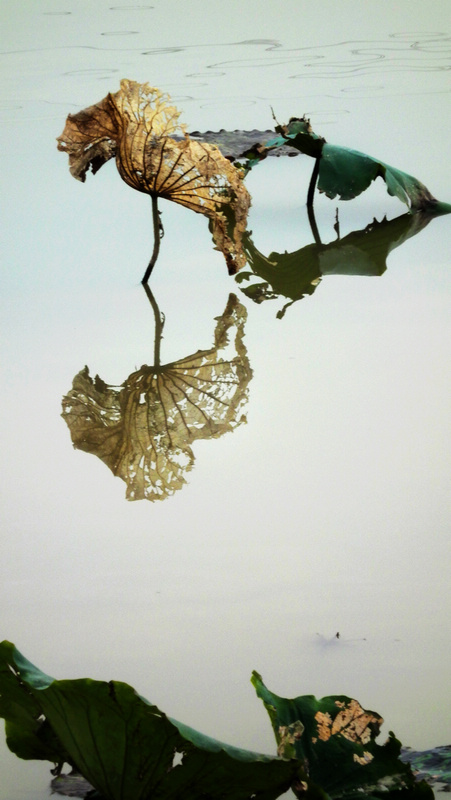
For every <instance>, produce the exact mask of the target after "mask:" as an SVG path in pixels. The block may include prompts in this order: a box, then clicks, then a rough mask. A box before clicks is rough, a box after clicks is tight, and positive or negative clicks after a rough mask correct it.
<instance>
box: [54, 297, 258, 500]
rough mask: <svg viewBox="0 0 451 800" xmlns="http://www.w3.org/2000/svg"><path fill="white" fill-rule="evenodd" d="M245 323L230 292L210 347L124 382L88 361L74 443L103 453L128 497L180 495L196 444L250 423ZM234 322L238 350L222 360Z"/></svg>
mask: <svg viewBox="0 0 451 800" xmlns="http://www.w3.org/2000/svg"><path fill="white" fill-rule="evenodd" d="M245 321H246V310H245V308H244V306H242V305H241V304H240V303H239V302H238V300H237V298H236V296H235V295H230V297H229V301H228V303H227V307H226V309H225V311H224V313H223V314H222V316H221V317H219V318H218V320H217V324H216V330H215V334H214V346H213V347H212V348H211V349H210V350H199V351H198V352H197V353H194V354H193V355H190V356H186V357H185V358H182V359H180V360H179V361H176V362H174V363H171V364H165V365H162V366H159V365H156V366H143V367H141V369H139V370H138V371H137V372H134V373H132V374H131V375H130V376H129V377H128V378H127V380H126V381H124V383H123V384H122V385H121V386H109V385H107V384H106V383H104V382H103V381H102V380H101V379H100V378H99V377H98V376H96V378H95V379H94V380H93V379H92V378H91V377H90V375H89V370H88V368H87V367H85V369H84V370H82V371H81V372H79V373H78V375H76V376H75V378H74V381H73V388H72V390H71V391H70V392H69V393H68V394H67V396H65V397H64V398H63V414H62V415H63V417H64V419H65V420H66V422H67V424H68V426H69V428H70V432H71V437H72V441H73V444H74V447H76V448H77V449H80V450H85V451H86V452H88V453H93V454H94V455H97V456H98V457H99V458H100V459H101V460H102V461H104V463H105V464H106V465H107V466H108V467H109V468H110V469H111V471H112V472H113V473H114V475H117V476H119V477H120V478H122V480H124V481H125V482H126V483H127V493H126V496H127V498H128V499H129V500H142V499H147V500H164V499H165V498H166V497H168V496H169V495H172V494H174V492H175V491H176V490H177V489H181V488H182V486H183V484H184V483H185V482H186V480H185V477H184V474H185V473H186V472H187V471H189V470H190V469H191V468H192V466H193V464H194V454H193V452H192V449H191V447H190V445H191V444H192V442H194V441H195V440H196V439H211V438H218V437H219V436H222V435H223V434H224V433H226V432H227V431H232V430H233V429H234V428H235V427H237V426H238V425H240V424H241V423H242V422H245V421H246V418H245V416H244V415H243V414H242V411H243V407H244V405H245V403H246V402H247V386H248V383H249V381H250V379H251V377H252V371H251V368H250V365H249V361H248V358H247V353H246V348H245V346H244V343H243V336H244V324H245ZM232 328H235V339H234V343H233V350H234V352H233V353H232V355H231V357H230V358H224V355H225V353H224V352H221V351H225V348H226V347H227V346H228V344H229V332H230V329H232ZM226 355H227V354H226Z"/></svg>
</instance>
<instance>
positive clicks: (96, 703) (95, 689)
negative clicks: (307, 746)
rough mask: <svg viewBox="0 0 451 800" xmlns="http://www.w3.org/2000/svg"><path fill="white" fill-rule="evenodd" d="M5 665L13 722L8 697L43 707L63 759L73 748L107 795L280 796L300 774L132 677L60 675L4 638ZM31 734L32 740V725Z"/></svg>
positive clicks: (145, 799) (142, 798) (269, 799)
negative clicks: (148, 692) (209, 728)
mask: <svg viewBox="0 0 451 800" xmlns="http://www.w3.org/2000/svg"><path fill="white" fill-rule="evenodd" d="M0 667H1V670H2V676H5V675H6V673H7V672H8V671H9V673H10V676H11V677H10V678H9V680H7V679H6V678H5V679H4V680H3V682H2V686H1V692H2V702H3V706H2V716H4V717H5V718H6V721H7V726H8V724H9V721H10V720H9V714H10V707H8V704H7V703H5V702H4V700H5V698H6V699H7V700H8V698H11V697H13V698H14V703H15V705H16V706H17V705H19V706H20V705H22V706H23V708H24V710H25V712H26V713H28V714H29V715H32V714H36V713H37V712H39V715H40V717H41V718H44V717H45V719H46V721H47V722H48V724H49V726H50V727H51V730H52V731H53V732H54V735H55V737H56V740H57V741H58V742H59V743H60V749H59V751H58V753H57V754H56V755H57V758H58V759H59V758H60V756H61V754H63V753H64V754H66V753H67V754H68V759H67V760H69V761H70V763H71V764H73V765H75V767H76V768H77V769H78V770H79V772H80V773H81V774H82V775H83V777H84V778H86V780H87V781H89V783H90V784H91V785H92V786H93V787H94V788H95V789H96V791H97V793H98V794H97V795H96V796H99V797H101V798H102V799H103V800H149V798H158V800H166V799H167V800H169V798H172V800H174V798H181V797H183V798H184V800H198V798H200V797H204V798H209V800H216V798H217V800H220V799H221V800H250V798H254V799H255V800H273V798H277V797H279V796H280V795H281V794H283V793H284V792H286V791H287V790H288V789H289V787H290V785H291V784H292V782H293V780H295V779H296V778H297V776H298V774H299V765H298V764H297V762H296V761H286V760H282V759H280V758H273V757H271V756H265V755H261V754H259V753H254V752H251V751H248V750H242V749H239V748H236V747H232V746H229V745H226V744H223V743H222V742H219V741H217V740H215V739H211V738H210V737H208V736H205V735H203V734H201V733H198V732H197V731H194V730H193V729H192V728H189V727H188V726H186V725H183V724H182V723H179V722H177V721H176V720H173V719H170V718H169V717H167V716H166V715H165V714H164V713H163V712H162V711H160V710H159V709H158V708H157V706H155V705H152V704H151V703H149V702H148V701H147V700H145V699H144V698H143V697H140V696H139V695H138V694H137V693H136V692H135V690H134V689H133V688H132V687H131V686H128V685H127V684H126V683H121V682H119V681H109V682H106V681H96V680H90V679H81V680H54V679H52V678H50V677H49V676H47V675H45V674H44V673H42V672H41V671H40V670H39V669H38V668H37V667H35V666H34V665H33V664H31V663H30V662H29V661H28V660H27V659H26V658H25V657H24V656H23V655H21V654H20V653H19V652H18V650H17V649H16V648H15V647H14V645H12V644H11V643H9V642H3V643H2V644H0ZM31 707H32V708H31ZM17 720H18V716H17V714H16V715H15V716H14V721H15V722H17ZM23 737H24V744H25V740H26V742H27V743H29V739H30V731H29V728H28V725H27V724H25V726H24V731H23ZM18 739H20V731H19V730H17V736H16V743H17V741H18ZM36 739H37V742H38V741H39V740H38V737H36ZM8 744H10V741H8ZM36 746H37V747H38V744H37V745H36ZM14 752H16V754H17V755H22V754H23V752H24V748H23V747H21V746H18V747H16V749H15V751H14ZM27 752H28V753H29V754H28V755H26V756H23V755H22V757H27V758H32V757H35V758H36V757H41V758H42V757H46V758H49V759H50V760H52V761H53V760H54V757H53V755H54V754H53V753H50V751H49V752H48V754H47V755H46V756H44V755H41V756H38V755H34V756H33V755H31V754H30V753H31V748H29V749H28V751H27Z"/></svg>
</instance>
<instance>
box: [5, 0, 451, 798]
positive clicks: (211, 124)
mask: <svg viewBox="0 0 451 800" xmlns="http://www.w3.org/2000/svg"><path fill="white" fill-rule="evenodd" d="M243 6H244V8H243ZM312 8H313V7H309V8H308V9H307V10H306V11H305V12H304V11H303V10H302V9H301V8H300V4H299V2H287V3H285V4H284V6H283V18H281V16H282V12H281V10H280V6H279V5H278V4H276V3H269V4H266V6H265V13H262V11H261V4H258V3H256V2H254V0H248V2H247V3H246V4H242V3H241V2H240V3H238V2H236V1H235V0H231V2H229V3H228V4H227V8H226V11H227V13H224V4H223V3H219V2H217V0H214V2H210V3H208V4H206V3H204V2H202V1H201V0H194V2H191V3H190V4H189V11H188V8H187V7H185V6H183V11H182V6H181V4H180V3H176V2H174V0H165V2H164V3H163V2H162V0H154V2H153V3H152V5H150V4H145V3H141V4H135V5H115V6H113V7H111V6H110V5H109V4H108V3H104V2H99V3H97V4H96V7H95V11H93V6H92V4H91V3H87V2H77V3H76V4H75V3H70V2H69V3H64V4H62V5H61V4H57V3H55V0H48V2H46V3H44V2H38V0H35V2H24V3H22V4H21V5H20V7H19V6H18V5H15V6H14V7H12V6H10V7H7V5H6V4H5V5H4V6H3V8H2V14H3V17H4V23H3V25H2V27H3V30H4V35H3V39H2V41H3V45H2V54H1V63H2V70H3V82H2V85H3V96H2V104H1V109H0V111H1V119H2V132H3V139H2V148H1V158H2V178H3V183H4V188H3V192H2V196H3V198H4V200H3V202H4V208H3V217H4V219H5V226H4V229H5V230H4V237H3V241H4V255H3V265H4V267H3V272H2V284H3V286H2V289H3V291H2V319H3V342H4V344H3V359H2V370H3V382H2V386H3V390H4V391H3V414H2V449H1V457H2V461H3V469H2V489H3V508H2V518H3V520H2V523H3V524H2V529H3V537H2V545H1V548H2V549H1V559H2V567H3V569H2V576H3V577H2V582H1V591H2V604H1V608H2V630H1V638H2V639H3V638H7V639H9V640H11V641H14V642H15V643H16V645H17V647H18V648H19V649H20V650H21V651H22V652H23V653H24V654H25V655H26V656H27V657H28V658H29V659H30V660H31V661H33V662H34V663H36V664H37V665H38V666H39V667H40V668H41V669H43V670H44V671H45V672H46V673H48V674H51V675H54V676H55V677H58V678H63V677H64V678H66V677H67V678H69V677H73V678H76V677H84V676H90V677H93V678H98V679H110V678H114V679H117V680H124V681H127V682H128V683H130V684H132V685H133V686H134V687H135V688H136V689H137V690H138V691H139V692H140V693H141V694H143V695H144V696H146V697H148V698H150V699H151V700H152V701H153V702H155V703H156V704H158V705H159V706H160V707H161V708H162V709H163V710H164V711H166V712H167V713H168V714H169V715H171V716H173V717H175V718H176V719H180V720H183V721H185V722H186V723H188V724H190V725H192V726H193V727H195V728H198V729H200V730H203V731H204V732H205V733H208V734H210V735H212V736H215V737H217V738H219V739H222V740H225V741H229V742H230V743H233V744H236V745H238V746H243V747H247V748H249V749H253V750H260V751H263V752H273V751H274V743H273V738H272V732H271V730H270V726H269V723H268V721H267V720H266V718H265V712H264V710H263V708H262V706H261V704H260V702H259V701H258V700H257V699H256V697H255V696H254V693H253V689H252V687H251V685H250V683H249V678H250V674H251V671H252V669H257V670H258V671H259V672H260V673H262V675H263V677H264V679H265V682H266V683H267V684H268V686H269V687H270V688H271V689H272V690H273V691H275V692H277V693H279V694H280V695H285V696H294V695H298V694H307V693H312V694H316V695H317V696H323V695H326V694H333V693H345V694H349V695H351V696H353V697H356V698H357V699H358V700H359V701H360V702H361V703H362V704H363V705H364V706H365V707H366V708H371V709H375V710H377V711H378V712H379V713H380V714H382V716H384V718H385V720H386V725H385V726H384V729H383V731H385V733H386V734H387V733H388V730H390V729H392V730H394V731H395V732H396V734H397V735H398V736H399V737H400V738H401V739H402V741H403V742H404V743H406V744H409V745H412V746H414V747H416V748H426V747H432V746H435V745H438V744H446V743H449V741H450V740H451V730H450V722H449V708H450V703H451V693H450V680H449V677H450V676H449V636H450V605H451V603H450V599H451V598H450V581H449V575H450V566H451V564H450V544H449V496H450V471H449V467H450V459H449V453H450V426H449V403H448V397H449V379H450V364H451V353H450V336H449V334H450V321H449V301H450V292H451V283H450V270H449V252H450V239H451V235H450V234H451V217H446V216H445V217H440V218H436V219H433V220H432V221H431V222H430V223H429V225H427V226H425V227H424V228H423V229H422V230H419V232H418V233H417V234H416V235H410V238H409V237H408V236H407V235H405V236H404V235H401V234H402V232H401V234H400V236H397V235H394V236H393V237H392V239H391V240H390V241H391V244H390V245H387V248H389V249H391V250H392V252H391V253H390V254H389V255H388V259H387V269H386V271H385V272H384V274H383V275H382V276H378V277H376V276H373V277H370V276H366V277H365V276H355V275H343V274H327V273H330V272H334V271H335V272H336V271H337V270H336V262H335V261H334V259H333V257H331V256H330V252H332V250H330V251H328V252H329V256H328V258H329V260H327V258H326V263H324V260H323V270H322V274H323V277H322V280H321V282H320V283H319V284H318V285H317V286H316V289H315V291H314V293H313V294H311V295H307V296H305V297H304V299H301V300H298V301H296V302H294V303H293V304H292V305H291V306H290V307H289V308H287V310H286V313H285V315H284V317H283V319H278V318H277V312H278V311H279V310H280V309H281V308H282V307H283V306H284V305H285V304H286V303H287V302H290V298H289V299H287V297H282V296H277V297H275V298H274V299H271V300H267V301H264V302H261V303H255V302H253V300H252V299H251V298H250V297H248V296H247V294H245V292H244V291H243V289H246V287H247V286H248V283H249V282H250V283H256V282H257V283H258V282H262V280H263V279H262V278H259V279H252V280H251V281H249V282H248V281H245V282H244V283H241V284H240V283H237V282H235V280H234V279H233V278H230V277H229V276H228V275H227V270H226V268H225V265H224V261H223V258H222V256H221V254H220V253H218V252H216V251H214V250H213V249H212V246H211V239H210V236H209V234H208V231H207V226H206V223H205V220H204V219H202V218H201V217H200V216H197V215H194V214H190V212H189V211H187V210H185V209H183V208H181V207H177V206H176V205H175V204H171V203H166V204H164V203H163V204H162V211H163V221H164V226H165V231H166V235H165V238H164V239H163V241H162V249H161V255H160V258H159V261H158V263H157V266H156V267H155V271H154V274H153V276H152V279H151V288H152V292H153V293H154V295H155V298H156V300H157V302H158V305H159V308H160V309H161V311H162V312H163V313H164V315H165V325H164V331H163V339H162V342H161V362H162V363H169V362H178V361H180V360H181V359H185V358H186V357H187V356H190V355H191V354H193V353H195V352H196V351H197V350H199V349H201V350H205V351H209V350H211V348H212V347H213V344H214V335H215V329H216V326H217V324H218V320H217V318H218V317H221V315H223V314H224V312H225V309H226V307H227V304H228V302H229V295H230V293H234V294H235V295H236V297H237V300H238V303H239V304H241V305H240V306H239V307H240V315H241V316H240V324H242V325H243V326H244V334H245V335H244V339H243V342H244V344H245V347H246V351H247V353H246V355H245V356H244V358H245V360H246V370H248V369H251V370H252V378H251V379H249V378H250V373H249V372H247V380H248V383H247V387H246V386H243V387H242V390H243V394H242V397H240V405H239V413H238V412H237V413H238V415H237V416H235V417H234V420H232V422H231V427H232V428H233V427H234V428H235V430H234V431H233V433H232V432H227V433H224V435H220V436H216V437H213V438H209V437H208V436H207V435H205V436H204V435H202V436H200V437H198V438H197V437H195V440H194V441H193V442H192V443H191V445H190V448H191V453H190V454H188V456H186V453H185V457H187V458H188V459H191V462H192V464H191V465H192V469H191V471H189V472H183V475H184V477H185V478H186V481H187V482H186V483H185V484H184V485H183V486H182V488H179V489H176V490H175V491H174V492H173V493H172V495H171V496H168V497H167V498H166V499H164V500H162V501H161V500H158V501H156V502H152V501H150V500H146V499H144V500H136V501H134V502H130V501H127V500H126V498H125V495H126V489H127V487H126V484H125V482H123V481H122V480H120V479H119V478H114V477H113V475H112V473H111V472H110V470H109V469H108V467H107V466H106V465H105V464H104V463H102V461H101V460H100V459H99V458H96V457H95V456H94V455H90V454H87V453H85V452H82V451H81V450H74V449H73V447H72V444H71V438H70V433H69V430H68V427H67V425H66V424H65V422H64V420H63V419H62V418H61V410H62V407H61V402H62V398H63V396H65V395H67V394H68V392H69V391H70V390H71V388H72V382H73V379H74V377H75V376H76V375H78V373H79V372H80V371H81V370H83V368H84V367H85V365H86V366H88V368H89V374H90V376H92V378H94V377H95V376H96V374H97V375H99V376H100V378H101V379H102V381H104V382H105V384H108V385H110V386H113V387H118V386H120V385H121V384H122V383H123V382H124V381H125V380H127V378H128V377H129V376H130V375H131V374H133V373H134V372H136V370H139V369H140V368H141V365H152V364H153V363H154V334H155V329H154V328H155V326H154V315H153V312H152V308H151V306H150V304H149V301H148V298H147V297H146V295H145V293H144V291H143V289H142V287H141V285H140V280H141V277H142V274H143V272H144V269H145V266H146V264H147V262H148V259H149V256H150V252H151V248H152V230H151V208H150V200H149V199H148V198H146V197H145V196H143V195H140V194H138V193H137V192H132V191H131V190H130V189H129V188H128V187H127V186H126V185H125V184H124V183H123V182H122V181H121V180H120V178H119V176H118V174H117V171H116V167H115V165H114V163H109V164H108V165H106V166H105V167H103V169H102V170H101V171H100V173H99V174H98V175H96V176H92V175H90V176H88V179H87V182H86V184H84V185H83V184H81V183H78V182H75V181H74V180H73V179H72V178H71V176H70V174H69V171H68V168H67V158H66V156H65V155H64V154H61V153H58V152H57V150H56V145H55V137H56V136H58V135H59V134H60V133H61V131H62V129H63V127H64V121H65V118H66V115H67V113H69V112H75V111H77V110H79V109H80V108H84V107H86V106H88V105H90V104H92V103H94V102H96V101H98V100H100V99H101V98H102V97H104V96H105V95H106V93H107V92H108V91H117V89H118V86H119V80H120V79H121V78H122V77H128V78H131V79H134V80H138V81H149V82H150V83H151V84H152V85H155V86H159V87H161V88H162V89H164V90H167V91H168V92H170V93H171V95H172V97H173V99H174V102H175V103H176V104H177V105H178V106H179V107H180V108H182V109H183V110H184V115H183V120H184V121H186V123H187V124H188V129H199V130H206V129H213V130H215V129H218V128H221V127H224V128H227V129H234V128H254V127H257V128H261V129H265V128H268V127H271V126H272V117H271V108H270V107H271V106H272V107H273V108H274V111H275V113H276V116H277V118H278V119H279V120H281V121H286V120H287V119H288V118H289V117H290V116H291V115H301V114H302V113H304V112H305V113H307V114H308V115H309V116H311V119H312V124H313V127H314V129H315V130H316V131H317V132H318V133H320V134H322V135H324V136H326V138H327V139H328V140H329V141H331V142H334V143H337V144H344V145H347V146H350V147H354V148H356V149H359V150H363V151H364V152H368V153H370V154H371V155H374V156H378V157H379V158H381V159H382V160H383V161H386V162H388V163H389V164H393V165H395V166H397V167H399V168H400V169H404V170H405V171H407V172H410V173H412V174H414V175H416V176H417V177H418V178H420V179H421V180H422V181H424V183H425V184H426V185H427V186H428V187H429V189H430V190H431V191H432V192H433V194H435V195H436V196H437V197H438V198H439V199H441V200H445V201H451V190H450V188H449V169H448V163H449V155H448V154H449V149H450V135H449V130H450V121H451V120H450V94H449V92H450V83H449V69H450V61H449V50H450V38H449V31H448V30H447V29H446V25H447V22H448V19H447V16H448V15H447V14H446V11H447V10H448V4H447V3H446V2H439V1H438V0H435V1H434V0H433V1H432V2H430V3H429V4H428V5H427V8H426V6H425V4H423V3H420V2H417V0H415V1H414V2H412V0H409V2H407V1H404V0H402V1H401V2H398V3H397V4H396V8H393V7H391V6H390V8H388V6H386V4H385V3H382V4H380V5H378V6H376V5H374V6H373V5H370V4H368V5H366V4H365V5H364V9H365V10H364V12H362V4H361V3H357V2H354V0H346V1H345V2H344V3H341V4H337V3H333V2H325V0H322V1H321V2H320V3H319V5H317V6H315V11H313V10H312ZM363 15H364V18H363V19H362V16H363ZM305 160H306V159H303V158H302V157H299V158H295V159H268V160H267V161H265V162H264V163H263V164H261V165H260V166H259V168H258V170H256V171H255V172H254V173H252V174H251V175H250V176H249V178H248V180H247V185H248V188H249V190H250V192H251V194H252V197H253V205H252V209H251V214H250V218H249V229H250V230H251V231H252V241H253V244H254V245H255V247H256V248H257V249H258V251H259V252H260V253H261V254H262V255H263V256H266V257H267V256H269V254H270V253H271V252H273V251H275V252H277V253H284V252H285V251H287V252H288V253H293V252H295V251H298V250H300V249H301V248H304V247H307V246H308V245H310V244H311V243H312V241H313V239H312V233H311V231H310V227H309V225H308V220H307V214H306V209H305V195H306V188H307V183H308V177H309V170H310V164H305V163H304V161H305ZM337 206H338V207H339V220H340V234H341V237H342V238H344V237H345V236H346V235H347V234H349V233H350V232H352V231H361V230H362V229H364V228H365V227H366V226H367V225H368V224H369V223H371V222H372V221H373V218H374V217H376V218H377V220H379V221H380V220H382V219H383V218H384V216H385V215H387V216H388V218H389V219H390V220H391V219H394V218H395V217H397V216H399V215H402V214H403V213H404V207H403V206H402V204H401V203H399V201H397V200H394V199H393V198H390V197H388V195H387V194H386V192H385V190H384V187H383V186H382V185H381V186H378V185H374V186H373V187H372V189H371V190H369V191H368V192H367V193H366V194H364V195H362V196H361V197H360V198H358V199H356V200H355V201H353V202H351V203H344V202H340V203H336V202H335V201H330V200H327V199H325V198H319V199H318V200H317V201H316V206H315V207H316V214H317V223H318V227H319V230H320V233H321V238H322V240H323V242H324V243H329V242H330V243H332V242H333V241H334V240H335V239H336V234H335V231H334V227H333V225H334V221H335V211H336V207H337ZM401 227H402V225H401ZM403 230H404V229H403ZM404 233H405V230H404ZM410 233H412V231H410ZM403 239H405V241H402V240H403ZM400 240H401V243H400ZM332 249H333V248H332ZM354 256H355V254H354V255H353V254H352V253H350V255H349V258H354ZM297 286H298V285H297ZM298 289H299V286H298ZM291 297H293V295H292V296H291ZM232 302H233V301H232ZM241 306H242V308H241ZM245 317H246V319H245ZM235 332H236V329H235V328H234V327H233V326H232V328H231V329H230V346H229V350H228V351H227V353H226V357H229V356H230V352H229V351H230V350H231V351H232V356H233V355H234V353H233V347H234V342H235ZM247 360H248V364H247ZM209 413H211V414H212V416H213V420H214V421H216V422H217V418H216V417H215V416H214V415H215V414H216V413H217V410H216V411H215V409H214V408H213V407H212V409H210V411H209ZM243 414H245V415H246V417H247V423H245V422H244V421H243V422H242V423H240V424H236V425H235V423H236V422H239V421H240V420H241V417H242V415H243ZM337 631H339V632H340V639H336V638H335V633H336V632H337ZM0 765H1V771H2V778H1V783H0V796H1V800H3V798H4V800H42V799H43V798H44V797H47V796H48V781H49V773H48V766H47V765H46V764H37V765H36V764H34V763H33V764H30V763H25V762H20V761H19V760H18V759H16V758H15V757H14V756H12V755H11V754H10V753H9V752H8V751H7V750H6V747H5V745H4V743H3V742H0Z"/></svg>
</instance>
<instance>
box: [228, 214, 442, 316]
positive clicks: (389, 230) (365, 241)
mask: <svg viewBox="0 0 451 800" xmlns="http://www.w3.org/2000/svg"><path fill="white" fill-rule="evenodd" d="M445 213H446V212H445ZM431 219H433V217H432V216H431V215H430V214H428V213H427V212H419V213H417V214H403V215H402V216H400V217H397V218H396V219H393V220H390V221H388V220H385V219H384V220H382V221H381V222H377V221H376V220H374V222H372V223H371V224H370V225H368V226H367V227H366V228H364V229H363V230H360V231H352V232H351V233H349V234H347V236H344V237H343V239H337V240H336V241H333V242H330V243H329V244H324V245H323V244H316V243H312V244H309V245H307V246H306V247H302V248H301V249H300V250H296V251H295V252H293V253H270V254H269V256H268V257H266V256H264V255H262V253H260V252H259V251H258V250H257V248H256V247H255V245H254V244H253V242H252V240H251V238H250V236H249V234H248V235H246V237H245V239H244V247H245V252H246V256H247V260H248V266H249V267H251V269H252V272H248V271H247V270H246V271H243V272H241V273H239V274H238V275H237V276H236V278H235V280H236V281H237V283H239V285H240V288H241V290H242V291H243V292H244V293H245V294H246V295H247V296H248V297H250V298H251V299H253V300H255V301H256V302H262V301H263V300H267V299H274V298H276V297H279V296H281V297H286V298H288V299H289V300H291V301H292V302H294V301H296V300H300V299H301V298H302V297H305V295H308V294H313V292H314V291H315V289H316V287H317V286H318V284H319V282H320V280H321V278H322V277H323V276H324V275H367V276H371V275H373V276H375V275H382V274H383V272H385V270H386V268H387V265H386V259H387V257H388V255H389V254H390V253H391V251H392V250H394V249H395V248H396V247H399V246H400V245H401V244H403V242H405V241H406V240H407V239H409V238H410V237H411V236H415V235H416V234H417V233H419V232H420V231H421V230H423V228H425V227H426V225H428V224H429V222H430V221H431ZM255 276H258V277H259V278H262V279H263V280H264V281H265V283H264V284H261V283H251V284H250V285H248V286H245V285H244V284H245V281H247V280H250V279H251V278H255ZM281 315H283V312H279V314H278V316H281Z"/></svg>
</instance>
